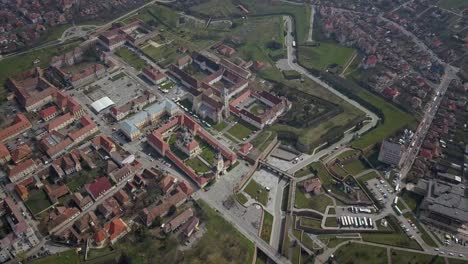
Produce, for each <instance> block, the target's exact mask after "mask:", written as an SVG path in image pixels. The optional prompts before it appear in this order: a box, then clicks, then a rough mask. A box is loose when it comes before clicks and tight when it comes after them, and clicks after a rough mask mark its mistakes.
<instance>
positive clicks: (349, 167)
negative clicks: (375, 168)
mask: <svg viewBox="0 0 468 264" xmlns="http://www.w3.org/2000/svg"><path fill="white" fill-rule="evenodd" d="M344 169H345V170H346V171H348V172H349V173H351V174H352V175H357V174H359V173H360V172H362V171H364V170H367V169H369V167H367V165H366V164H365V163H364V162H363V161H361V160H360V159H357V160H353V161H351V162H350V163H346V164H345V165H344Z"/></svg>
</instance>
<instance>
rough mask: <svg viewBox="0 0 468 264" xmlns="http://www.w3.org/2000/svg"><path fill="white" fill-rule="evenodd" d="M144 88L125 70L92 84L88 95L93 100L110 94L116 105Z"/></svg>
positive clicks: (139, 92)
mask: <svg viewBox="0 0 468 264" xmlns="http://www.w3.org/2000/svg"><path fill="white" fill-rule="evenodd" d="M144 89H146V88H145V87H143V86H142V85H141V84H140V83H139V82H137V81H136V80H134V79H133V78H131V77H130V76H128V75H127V74H126V73H124V72H123V71H118V72H116V73H113V74H112V75H106V76H105V77H103V78H101V79H99V80H97V81H95V82H94V83H92V84H90V85H89V90H88V91H90V92H89V93H87V96H88V97H89V99H91V101H93V102H94V101H96V100H99V99H101V98H102V97H105V96H108V97H109V98H110V99H111V100H112V101H113V102H114V103H115V105H117V106H120V105H123V104H125V103H127V102H129V101H131V100H132V99H133V98H135V97H136V96H138V95H139V94H141V93H142V92H143V91H144Z"/></svg>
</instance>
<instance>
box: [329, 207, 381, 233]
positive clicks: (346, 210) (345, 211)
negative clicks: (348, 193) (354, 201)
mask: <svg viewBox="0 0 468 264" xmlns="http://www.w3.org/2000/svg"><path fill="white" fill-rule="evenodd" d="M360 209H361V210H360ZM362 209H364V210H362ZM367 210H370V211H367ZM374 211H375V210H374V208H367V207H354V206H337V207H335V214H336V218H337V221H338V224H339V226H340V228H344V229H345V228H348V229H356V230H377V226H376V224H375V220H376V219H375V217H376V216H375V215H374V214H373V212H374ZM342 217H346V218H347V221H348V217H349V218H353V219H352V223H351V224H350V223H347V224H346V225H345V224H344V223H342V222H341V220H338V219H341V218H342ZM356 218H358V219H359V220H360V221H359V220H357V219H356ZM364 218H365V219H366V220H365V224H362V223H363V219H364ZM356 220H357V221H356ZM369 221H372V224H371V225H372V227H371V226H369V225H370V223H369ZM358 223H359V224H358Z"/></svg>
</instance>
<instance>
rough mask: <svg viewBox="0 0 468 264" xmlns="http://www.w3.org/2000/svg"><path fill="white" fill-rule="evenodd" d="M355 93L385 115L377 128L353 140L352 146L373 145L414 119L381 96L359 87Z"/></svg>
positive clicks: (364, 146)
mask: <svg viewBox="0 0 468 264" xmlns="http://www.w3.org/2000/svg"><path fill="white" fill-rule="evenodd" d="M356 95H357V96H359V97H360V98H362V99H363V100H365V101H367V102H369V103H370V104H372V105H373V106H375V107H376V108H378V109H380V110H381V111H382V112H383V114H384V116H385V120H384V122H383V123H382V124H380V125H379V126H378V127H377V128H375V129H373V130H371V131H369V132H367V133H366V134H364V135H363V136H362V137H361V138H359V139H357V140H355V141H354V142H353V143H352V146H353V147H355V148H360V149H363V148H366V147H368V146H371V145H374V144H376V143H378V142H380V141H381V140H383V139H384V138H388V137H389V136H391V135H393V134H395V133H396V132H397V131H398V130H399V129H401V128H402V127H405V126H407V125H409V124H410V123H412V122H414V121H415V119H414V116H412V115H410V114H408V113H405V112H403V111H402V110H400V109H399V108H397V107H396V106H394V105H392V104H390V103H388V102H386V101H385V100H384V99H383V98H380V97H378V96H377V95H374V94H372V93H371V92H369V91H367V90H364V89H362V88H361V89H360V91H359V92H358V93H356Z"/></svg>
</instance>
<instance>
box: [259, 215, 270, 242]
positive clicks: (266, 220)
mask: <svg viewBox="0 0 468 264" xmlns="http://www.w3.org/2000/svg"><path fill="white" fill-rule="evenodd" d="M272 228H273V216H272V215H271V214H270V213H268V212H267V211H263V224H262V232H261V233H260V237H261V238H262V239H263V240H264V241H265V242H267V243H270V236H271V231H272Z"/></svg>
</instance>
